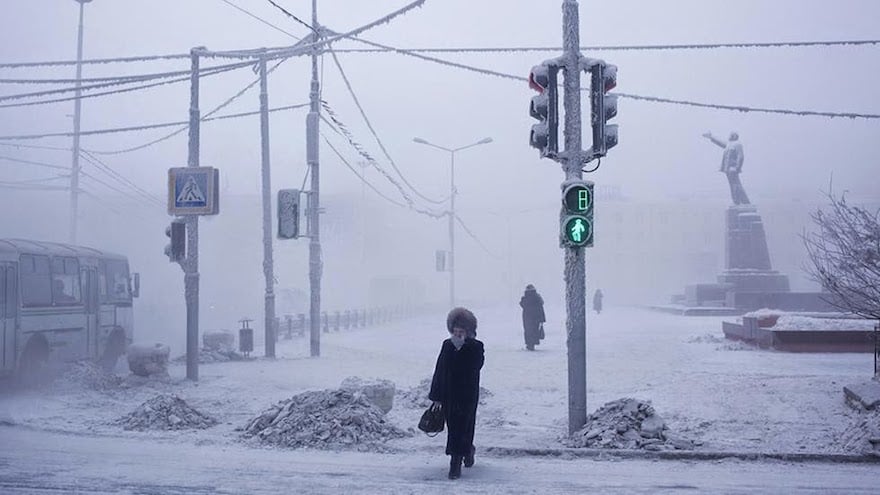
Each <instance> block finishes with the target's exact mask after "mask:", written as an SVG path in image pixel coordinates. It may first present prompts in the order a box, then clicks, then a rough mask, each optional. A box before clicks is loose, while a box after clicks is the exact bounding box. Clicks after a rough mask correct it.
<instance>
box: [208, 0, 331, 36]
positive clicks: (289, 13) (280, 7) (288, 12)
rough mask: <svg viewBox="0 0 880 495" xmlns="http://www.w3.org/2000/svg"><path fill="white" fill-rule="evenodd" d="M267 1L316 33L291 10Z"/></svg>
mask: <svg viewBox="0 0 880 495" xmlns="http://www.w3.org/2000/svg"><path fill="white" fill-rule="evenodd" d="M223 1H224V2H225V1H226V0H223ZM267 1H268V2H269V3H271V4H272V6H273V7H275V8H276V9H278V10H280V11H281V12H282V13H283V14H284V15H286V16H287V17H290V18H291V19H293V20H294V21H296V22H298V23H300V24H302V25H303V26H305V27H306V28H308V29H309V31H314V30H315V29H314V28H313V27H312V26H311V24H309V23H307V22H306V21H304V20H302V19H300V18H299V17H297V16H295V15H293V13H291V12H290V11H289V10H287V9H285V8H284V7H282V6H280V5H278V4H277V3H275V2H274V0H267Z"/></svg>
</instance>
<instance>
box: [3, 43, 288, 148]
mask: <svg viewBox="0 0 880 495" xmlns="http://www.w3.org/2000/svg"><path fill="white" fill-rule="evenodd" d="M286 60H287V59H286V58H285V59H281V60H279V61H278V63H276V64H275V65H273V66H272V67H269V69H268V70H266V76H267V77H268V75H269V74H271V73H272V72H273V71H275V69H277V68H278V67H280V66H281V64H283V63H284V62H285V61H286ZM259 82H260V78H259V77H258V78H256V79H254V80H253V81H251V82H250V83H249V84H247V85H246V86H245V87H244V88H242V89H241V90H240V91H238V92H237V93H236V94H234V95H232V96H231V97H229V98H228V99H227V100H226V101H224V102H223V103H221V104H220V105H217V106H216V107H214V109H212V110H211V111H210V112H208V113H206V114H205V115H204V116H203V117H201V118H200V119H199V121H200V122H206V121H209V120H214V119H210V116H211V115H214V114H215V113H217V112H219V111H220V110H222V109H223V108H225V107H227V106H228V105H230V104H232V102H234V101H235V100H237V99H239V98H241V97H242V96H243V95H244V94H245V93H247V92H248V90H250V89H251V88H253V87H254V86H256V85H257V84H258V83H259ZM256 113H259V112H253V113H251V115H253V114H256ZM218 119H219V118H218ZM187 129H189V122H184V123H183V126H182V127H181V128H179V129H177V130H175V131H173V132H171V133H169V134H166V135H165V136H162V137H160V138H158V139H154V140H152V141H148V142H146V143H143V144H139V145H137V146H131V147H127V148H122V149H117V150H104V151H97V150H90V152H91V153H94V154H96V155H120V154H123V153H129V152H132V151H138V150H142V149H144V148H148V147H150V146H153V145H156V144H159V143H161V142H163V141H167V140H169V139H171V138H173V137H174V136H177V135H178V134H181V133H183V132H184V131H186V130H187ZM0 139H2V138H0Z"/></svg>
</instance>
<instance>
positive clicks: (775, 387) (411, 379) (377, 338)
mask: <svg viewBox="0 0 880 495" xmlns="http://www.w3.org/2000/svg"><path fill="white" fill-rule="evenodd" d="M547 313H548V320H549V321H548V322H547V324H546V326H545V329H546V334H547V338H546V340H544V341H543V342H542V344H541V345H540V347H539V348H538V350H537V351H535V352H527V351H525V350H524V347H523V342H522V327H521V320H520V313H519V310H518V308H513V307H511V308H507V309H491V310H482V311H481V310H477V315H478V317H479V318H480V328H479V329H478V334H479V338H480V339H481V340H483V342H485V345H486V365H485V368H484V370H483V377H482V382H481V383H482V385H483V386H484V387H485V388H486V389H488V390H491V391H492V395H491V396H489V397H486V398H485V403H484V404H483V405H481V406H480V408H479V410H478V413H477V434H476V443H477V446H478V448H479V447H480V446H481V445H484V446H501V447H511V448H524V447H529V448H559V447H561V446H562V444H561V442H560V438H561V437H562V436H564V434H565V426H566V424H567V422H566V414H567V400H566V391H567V385H566V376H567V375H566V349H565V337H564V325H563V321H564V314H562V312H561V311H560V310H558V309H554V308H552V307H551V308H548V311H547ZM722 319H723V318H721V317H682V316H677V315H670V314H663V313H654V312H649V311H643V310H636V309H617V308H611V309H609V310H607V311H605V312H603V313H602V314H601V315H598V316H597V315H595V314H593V313H591V314H590V315H589V316H588V329H587V355H588V375H587V384H588V406H587V407H588V411H589V412H591V413H592V412H593V411H595V410H596V409H598V408H599V407H600V406H601V405H602V404H605V403H607V402H610V401H614V400H617V399H620V398H622V397H632V398H635V399H638V400H642V401H651V404H652V406H653V407H654V408H655V409H656V410H657V411H659V412H660V413H661V415H662V417H663V420H664V421H665V423H666V426H667V427H668V428H669V430H670V431H672V432H675V434H676V435H680V436H681V437H683V438H687V439H690V440H694V441H697V443H699V444H701V445H700V446H699V447H697V450H701V449H702V450H710V451H747V452H817V453H821V452H842V451H844V449H843V446H840V445H838V444H836V443H835V441H836V439H837V438H839V437H840V435H841V434H842V433H843V432H844V431H846V430H847V428H848V427H849V426H850V424H851V423H852V421H853V418H855V416H856V415H857V413H856V412H854V411H851V410H850V409H849V408H848V407H847V406H846V405H845V404H844V401H843V393H842V386H843V384H846V383H852V382H856V381H860V380H863V379H865V377H867V376H868V375H869V374H870V372H871V369H872V363H871V358H870V356H869V355H866V354H788V353H779V352H772V351H757V350H750V349H746V350H741V351H738V352H732V351H730V350H727V349H725V348H724V347H723V346H722V347H719V345H718V344H717V343H715V342H712V341H711V340H712V339H708V341H705V340H707V339H705V338H703V339H701V337H705V336H706V335H716V336H719V337H720V336H721V323H720V322H721V321H722ZM138 327H139V328H140V329H145V328H148V327H149V323H148V322H139V325H138ZM256 333H257V334H258V335H259V334H260V333H261V332H256ZM447 335H448V334H447V332H446V329H445V320H444V318H443V316H442V315H437V316H434V317H431V318H428V317H424V318H421V319H416V320H411V321H407V322H398V323H395V324H391V325H388V326H386V327H384V328H383V327H373V328H368V329H357V330H350V331H342V332H338V333H329V334H322V357H321V358H320V359H312V358H309V357H308V354H309V348H308V346H309V343H308V339H302V338H300V339H294V340H290V341H287V340H282V341H280V342H279V344H278V349H277V351H278V355H279V359H276V360H267V359H256V360H252V361H234V362H225V363H215V364H206V365H202V366H201V371H200V376H201V380H200V381H199V382H198V383H189V382H187V381H185V380H184V379H183V377H184V374H185V368H184V367H183V366H182V365H172V366H171V367H170V373H171V378H170V380H166V381H159V380H146V381H141V382H137V383H133V382H131V381H130V380H128V381H126V382H124V383H123V385H122V386H121V387H119V388H112V389H109V390H92V389H91V388H89V387H75V386H71V387H70V388H69V389H61V390H59V389H58V388H57V387H56V388H54V389H51V392H50V391H46V392H40V391H34V392H28V393H18V394H13V395H3V396H0V417H2V418H4V420H3V421H4V422H5V423H10V422H11V423H13V424H16V425H18V426H20V427H26V428H29V429H37V430H51V431H59V432H70V433H75V434H80V435H81V434H88V435H97V436H101V435H103V436H113V437H117V438H132V439H145V438H151V439H157V440H162V441H173V442H175V443H180V444H199V445H207V444H210V445H217V446H220V447H223V448H225V447H228V446H232V445H236V446H237V445H238V444H239V443H240V442H241V438H240V437H241V435H240V433H239V432H236V431H235V430H236V429H237V428H243V427H245V426H247V424H248V422H249V421H251V420H252V419H253V418H255V417H257V416H258V415H259V414H260V413H261V412H263V411H264V410H265V408H266V407H267V406H269V405H271V404H274V403H277V402H278V401H280V400H285V399H289V398H290V397H292V396H294V395H296V394H299V393H302V392H305V391H309V390H321V389H335V388H337V387H339V384H340V382H341V381H342V380H343V379H344V378H345V377H349V376H360V377H376V378H383V379H388V380H391V381H392V382H394V384H395V385H396V387H397V389H398V390H410V389H412V388H414V387H418V386H419V385H420V382H421V381H422V380H423V379H424V378H425V377H426V376H430V375H431V373H432V371H433V367H434V363H435V361H436V357H437V352H438V351H439V349H440V343H441V341H442V339H444V338H446V337H447ZM144 338H145V339H149V337H148V336H147V335H144ZM255 348H256V349H257V350H258V351H259V350H261V349H262V343H261V342H259V341H258V342H256V343H255ZM157 394H175V395H178V396H179V397H181V398H182V399H184V400H185V401H186V402H187V403H188V404H190V405H191V406H192V407H194V408H196V409H197V410H199V411H201V412H203V413H205V414H208V415H210V416H211V417H214V418H216V419H217V420H218V422H219V424H218V425H217V426H214V427H212V428H209V429H206V430H197V431H186V432H164V431H149V432H128V431H124V430H123V429H122V428H120V427H119V426H114V425H112V422H113V420H115V419H117V418H119V417H121V416H123V415H125V414H128V413H130V412H131V411H132V410H134V409H135V408H136V407H137V406H138V405H140V404H142V403H143V402H145V401H146V400H148V399H150V398H151V397H154V396H156V395H157ZM399 397H400V396H399V395H398V398H399ZM401 402H403V401H401ZM411 403H412V402H410V404H411ZM421 412H422V411H421V410H420V409H419V408H416V407H412V406H409V407H406V406H404V404H402V403H401V404H397V405H395V407H394V408H393V409H392V410H391V412H390V413H388V415H387V416H386V418H387V420H388V422H389V424H391V425H394V426H396V427H399V428H402V429H404V430H408V429H410V428H415V425H416V424H417V422H418V419H419V416H420V414H421ZM443 440H444V438H443V436H442V435H441V437H440V438H435V439H430V438H427V437H425V436H424V435H415V436H413V437H411V438H403V439H399V440H393V441H389V442H388V445H389V446H390V447H392V448H394V449H396V450H398V451H400V452H418V451H422V450H423V449H436V451H437V452H438V454H439V453H442V450H443ZM236 448H237V447H236Z"/></svg>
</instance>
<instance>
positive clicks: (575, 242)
mask: <svg viewBox="0 0 880 495" xmlns="http://www.w3.org/2000/svg"><path fill="white" fill-rule="evenodd" d="M563 225H564V229H565V230H564V240H565V243H564V244H566V245H568V246H572V247H584V246H592V245H593V224H592V222H590V220H589V219H587V217H582V216H579V215H573V216H570V217H567V218H566V219H565V222H564V224H563Z"/></svg>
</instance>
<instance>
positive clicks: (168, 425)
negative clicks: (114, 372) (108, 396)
mask: <svg viewBox="0 0 880 495" xmlns="http://www.w3.org/2000/svg"><path fill="white" fill-rule="evenodd" d="M116 424H118V425H121V426H122V427H123V428H124V429H126V430H138V431H145V430H190V429H205V428H210V427H211V426H214V425H215V424H217V420H216V419H214V418H212V417H210V416H208V415H206V414H203V413H201V412H199V411H197V410H196V409H194V408H193V407H192V406H190V405H189V404H187V403H186V402H185V401H184V400H183V399H181V398H180V397H177V396H176V395H157V396H156V397H153V398H152V399H150V400H148V401H146V402H144V403H143V404H141V405H140V407H138V408H137V409H135V410H134V412H132V413H131V414H128V415H127V416H123V417H122V418H119V419H118V420H116Z"/></svg>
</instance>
